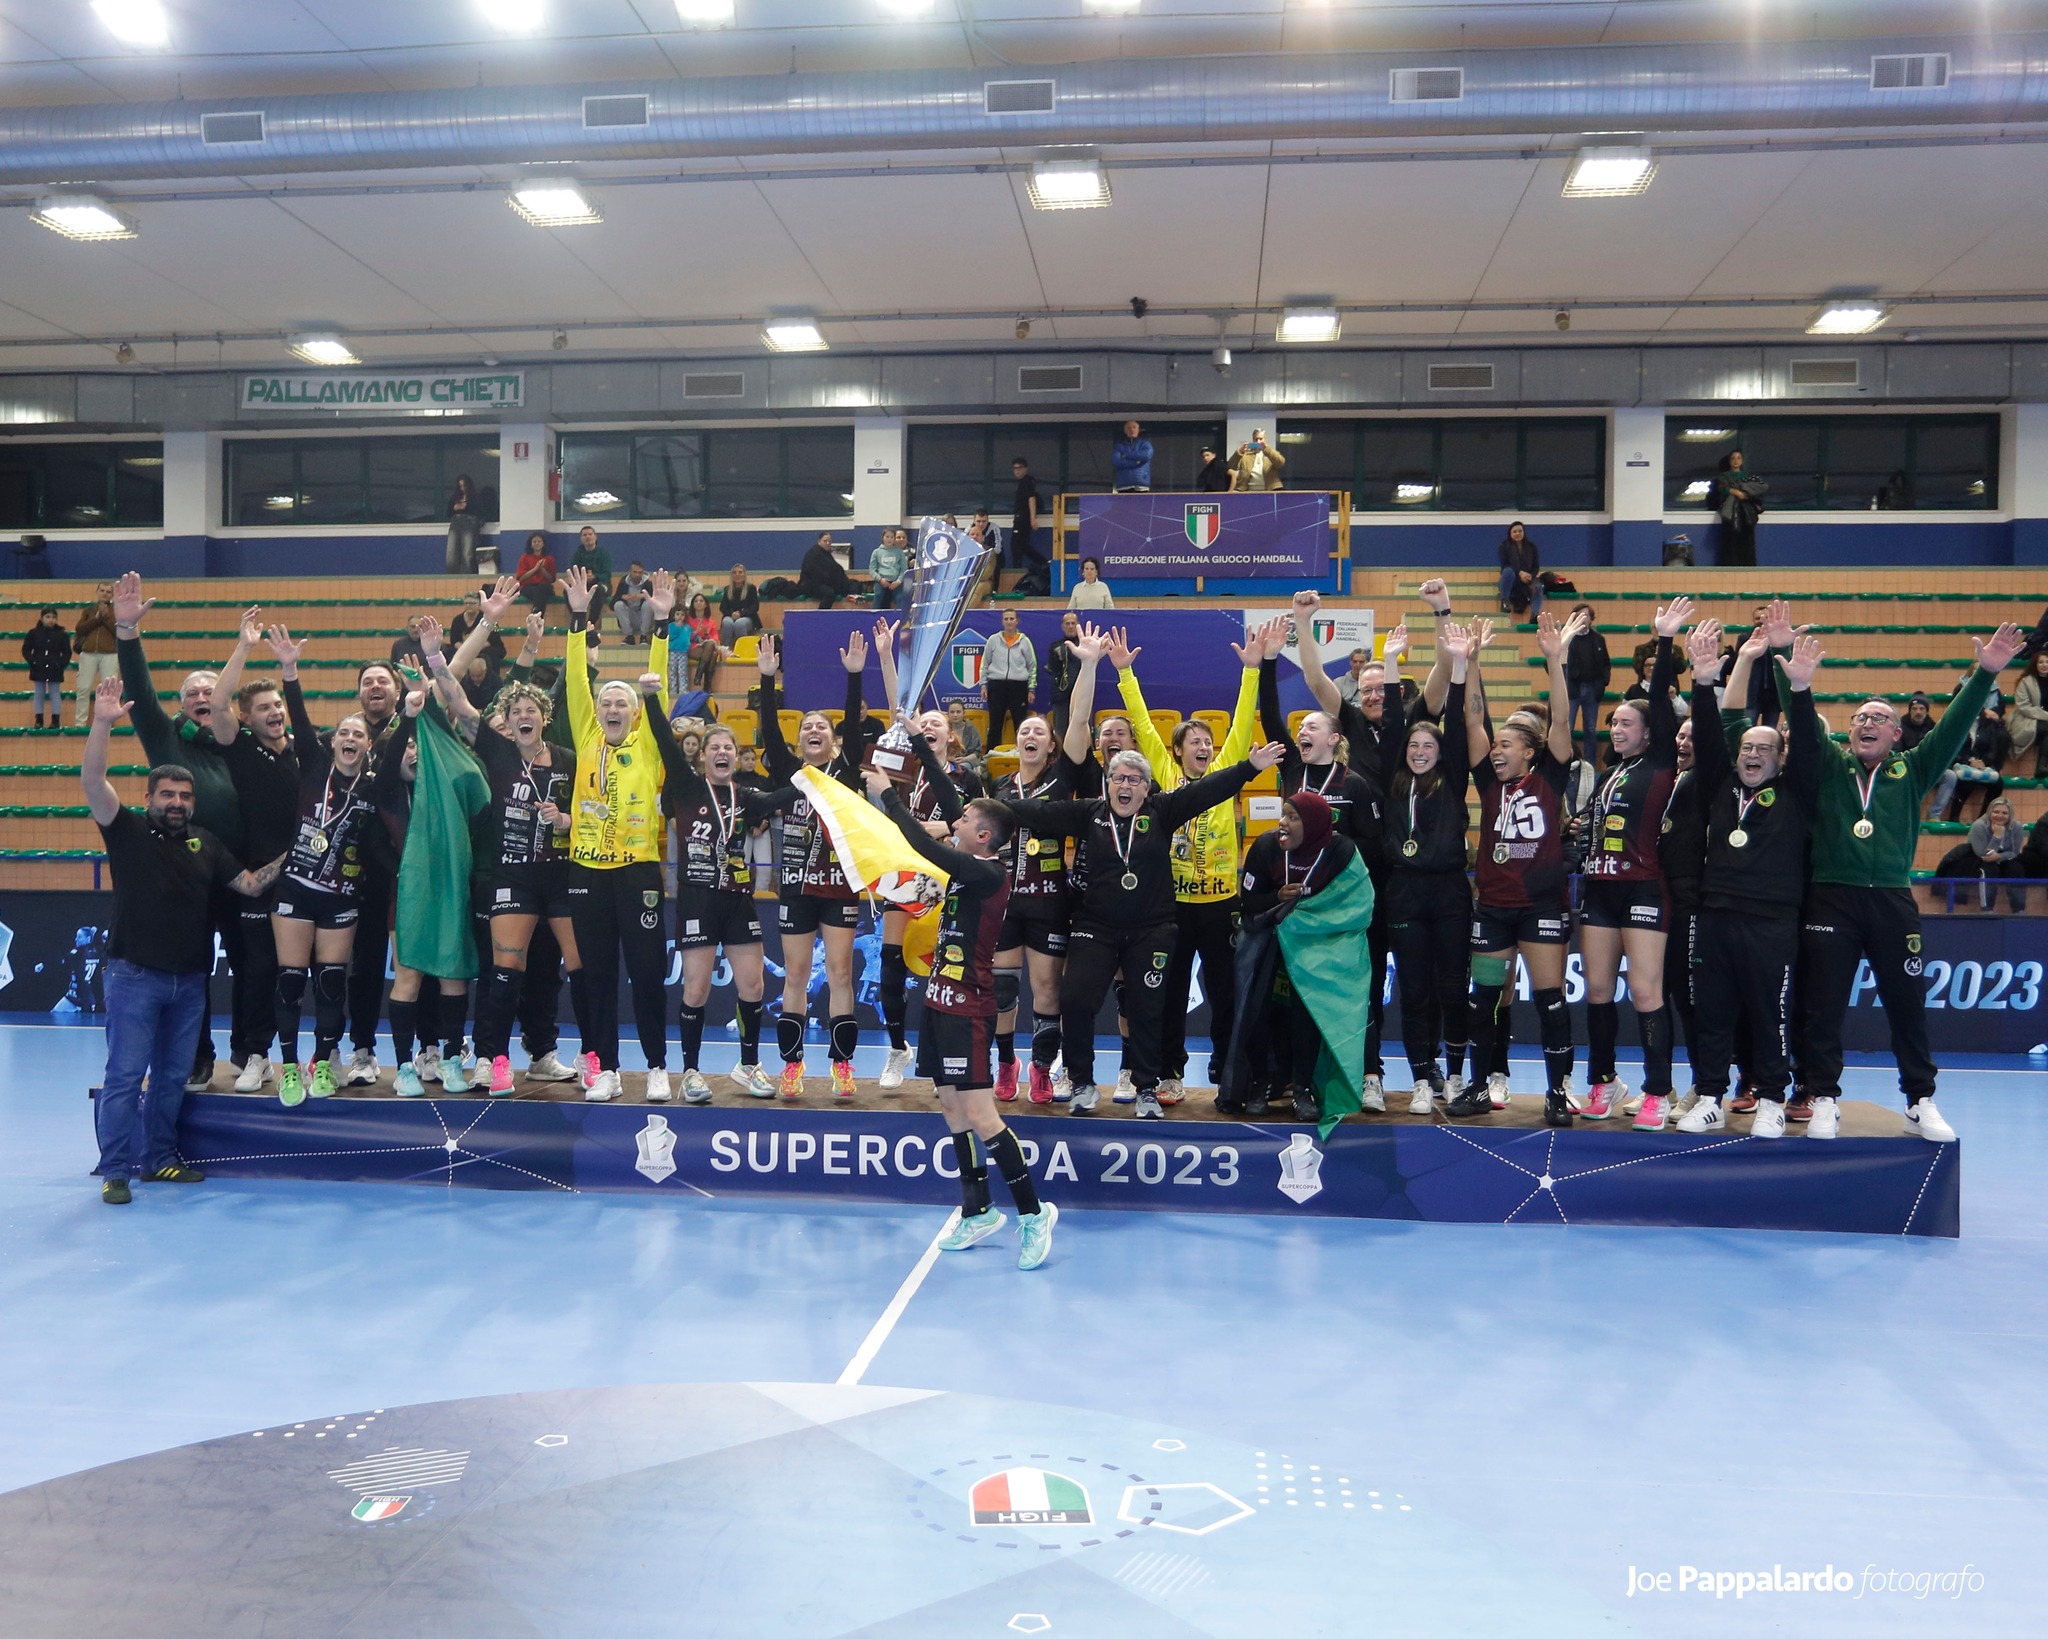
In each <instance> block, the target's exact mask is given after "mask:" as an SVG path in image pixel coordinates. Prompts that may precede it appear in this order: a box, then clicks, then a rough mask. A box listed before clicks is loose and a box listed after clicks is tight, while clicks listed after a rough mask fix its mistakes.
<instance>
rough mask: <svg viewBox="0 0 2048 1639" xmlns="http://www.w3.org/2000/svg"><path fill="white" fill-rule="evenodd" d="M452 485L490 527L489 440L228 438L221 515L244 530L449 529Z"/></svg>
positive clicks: (492, 447) (492, 438) (494, 459)
mask: <svg viewBox="0 0 2048 1639" xmlns="http://www.w3.org/2000/svg"><path fill="white" fill-rule="evenodd" d="M458 477H467V478H468V479H469V481H470V484H471V486H472V487H473V488H474V489H475V491H476V494H477V500H478V505H479V508H480V511H481V515H482V517H483V518H484V520H485V521H486V522H495V521H496V520H497V516H498V443H497V437H496V435H495V434H490V433H472V434H469V435H467V436H462V437H452V438H397V437H393V438H238V439H230V440H229V441H228V444H227V491H226V505H225V508H224V510H225V511H226V514H227V519H226V521H227V523H228V524H229V525H230V526H239V527H244V528H250V527H253V528H267V527H272V526H294V527H298V528H324V527H329V526H332V525H336V524H437V523H445V522H446V521H447V518H448V508H449V502H450V501H451V500H452V499H453V498H454V494H455V480H456V479H457V478H458Z"/></svg>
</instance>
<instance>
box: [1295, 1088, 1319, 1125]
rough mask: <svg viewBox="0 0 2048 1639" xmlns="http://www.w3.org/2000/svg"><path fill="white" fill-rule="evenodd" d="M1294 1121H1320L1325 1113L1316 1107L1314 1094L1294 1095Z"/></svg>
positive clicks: (1298, 1092) (1297, 1093)
mask: <svg viewBox="0 0 2048 1639" xmlns="http://www.w3.org/2000/svg"><path fill="white" fill-rule="evenodd" d="M1294 1119H1295V1120H1297V1121H1320V1120H1322V1119H1323V1112H1322V1111H1321V1110H1320V1109H1319V1108H1318V1107H1317V1105H1316V1095H1315V1094H1314V1093H1304V1092H1300V1091H1297V1092H1296V1093H1295V1095H1294Z"/></svg>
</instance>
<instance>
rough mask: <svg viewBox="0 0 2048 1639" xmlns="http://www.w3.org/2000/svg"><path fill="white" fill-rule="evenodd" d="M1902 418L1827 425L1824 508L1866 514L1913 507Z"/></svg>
mask: <svg viewBox="0 0 2048 1639" xmlns="http://www.w3.org/2000/svg"><path fill="white" fill-rule="evenodd" d="M1908 425H1909V424H1908V423H1907V422H1906V420H1905V419H1904V418H1902V417H1901V418H1896V419H1895V418H1893V417H1891V416H1885V417H1882V418H1880V417H1876V416H1844V417H1843V418H1842V419H1840V420H1839V421H1833V422H1830V423H1829V425H1828V455H1827V462H1828V482H1827V504H1828V505H1829V506H1830V507H1833V508H1837V509H1841V508H1853V509H1855V510H1857V511H1865V510H1868V509H1869V507H1870V506H1871V504H1872V503H1873V502H1876V503H1877V504H1878V505H1881V506H1885V507H1897V508H1900V509H1903V508H1905V507H1908V506H1910V505H1912V501H1911V498H1910V495H1909V493H1908V492H1909V489H1910V485H1909V484H1908V482H1907V477H1906V464H1907V436H1908V434H1907V428H1908Z"/></svg>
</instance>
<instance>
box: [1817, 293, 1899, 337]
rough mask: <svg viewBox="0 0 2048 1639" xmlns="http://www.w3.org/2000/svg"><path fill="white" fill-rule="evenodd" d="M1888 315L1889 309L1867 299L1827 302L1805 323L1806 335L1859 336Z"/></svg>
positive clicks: (1874, 327) (1872, 328) (1880, 303)
mask: <svg viewBox="0 0 2048 1639" xmlns="http://www.w3.org/2000/svg"><path fill="white" fill-rule="evenodd" d="M1890 314H1891V309H1890V308H1888V307H1886V306H1885V305H1884V304H1883V303H1882V302H1875V301H1870V300H1868V299H1860V300H1857V301H1848V302H1829V303H1828V304H1827V306H1825V307H1823V308H1822V309H1821V310H1820V311H1819V312H1818V313H1816V314H1814V316H1813V317H1812V318H1810V319H1808V320H1807V321H1806V333H1807V334H1808V335H1809V336H1860V335H1862V334H1863V333H1864V332H1865V331H1869V330H1875V329H1876V328H1877V327H1878V326H1879V325H1881V324H1883V323H1884V321H1885V320H1886V319H1887V318H1888V317H1890Z"/></svg>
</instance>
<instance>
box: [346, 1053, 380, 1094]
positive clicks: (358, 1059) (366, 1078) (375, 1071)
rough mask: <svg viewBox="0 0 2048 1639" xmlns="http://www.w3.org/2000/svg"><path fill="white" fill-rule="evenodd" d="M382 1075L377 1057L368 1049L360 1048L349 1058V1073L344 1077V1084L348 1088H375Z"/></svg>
mask: <svg viewBox="0 0 2048 1639" xmlns="http://www.w3.org/2000/svg"><path fill="white" fill-rule="evenodd" d="M382 1073H383V1072H382V1070H381V1069H379V1067H378V1064H377V1055H376V1054H375V1053H373V1052H372V1051H371V1050H370V1049H369V1048H367V1047H358V1048H357V1049H356V1050H355V1051H354V1052H353V1053H351V1054H349V1056H348V1072H347V1074H345V1075H344V1076H343V1077H342V1084H343V1085H344V1086H347V1087H374V1086H376V1085H377V1078H378V1076H380V1075H381V1074H382Z"/></svg>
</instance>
